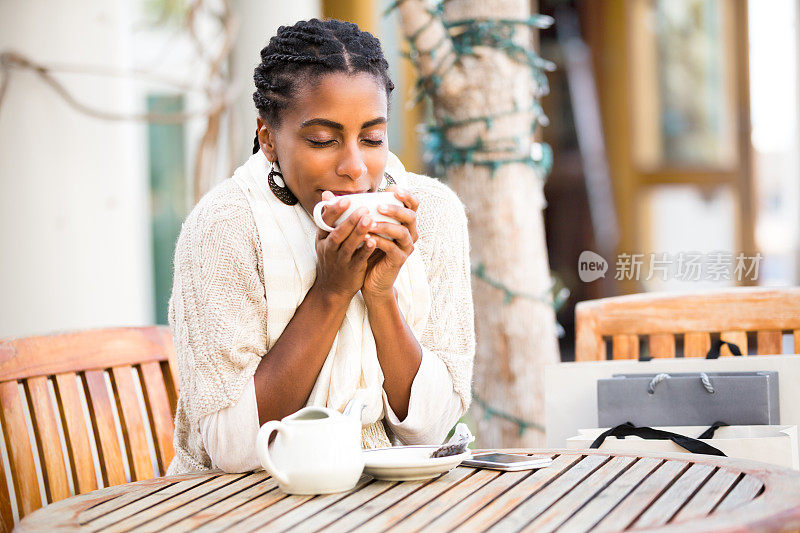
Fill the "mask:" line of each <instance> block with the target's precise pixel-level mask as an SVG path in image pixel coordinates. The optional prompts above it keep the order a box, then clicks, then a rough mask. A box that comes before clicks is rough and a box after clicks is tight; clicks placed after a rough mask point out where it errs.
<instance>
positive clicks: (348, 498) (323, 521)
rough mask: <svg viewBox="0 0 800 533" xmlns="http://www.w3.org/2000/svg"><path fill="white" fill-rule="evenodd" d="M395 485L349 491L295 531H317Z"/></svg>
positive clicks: (375, 483) (386, 483) (388, 483)
mask: <svg viewBox="0 0 800 533" xmlns="http://www.w3.org/2000/svg"><path fill="white" fill-rule="evenodd" d="M397 485H398V482H396V481H377V480H376V481H373V482H372V483H368V484H367V485H365V486H364V487H363V488H362V489H361V490H359V491H350V492H348V493H347V494H346V495H345V497H344V498H339V499H337V500H336V501H335V502H334V504H333V505H329V506H327V507H324V508H323V509H321V510H320V512H318V513H317V514H315V515H313V516H311V517H309V518H308V519H306V520H304V521H303V522H302V524H300V526H299V527H298V529H297V530H298V531H318V530H320V529H321V528H323V527H325V526H326V525H327V524H329V523H331V522H333V521H334V520H336V519H337V518H338V517H339V516H341V515H343V514H346V513H348V512H349V511H352V510H353V509H356V508H358V507H359V506H361V505H363V504H364V503H365V502H367V501H369V500H371V499H373V498H375V497H377V496H379V495H381V494H383V493H384V492H386V491H388V490H390V489H392V488H393V487H395V486H397ZM242 531H243V530H242Z"/></svg>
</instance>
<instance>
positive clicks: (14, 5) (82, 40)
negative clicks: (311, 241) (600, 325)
mask: <svg viewBox="0 0 800 533" xmlns="http://www.w3.org/2000/svg"><path fill="white" fill-rule="evenodd" d="M390 4H391V2H390V1H389V0H360V1H357V0H295V1H293V2H279V1H277V0H275V1H273V0H230V1H229V2H223V1H222V0H219V1H211V0H209V1H191V0H116V1H102V2H101V1H97V0H73V1H72V2H69V3H66V4H65V3H53V2H46V1H44V0H28V1H26V2H15V1H12V0H0V53H2V56H1V58H2V59H1V61H0V76H1V78H0V253H2V262H0V269H1V270H0V338H4V337H17V336H28V335H36V334H44V333H50V332H54V331H63V330H73V329H83V328H93V327H104V326H122V325H144V324H153V323H159V324H165V323H166V309H167V301H168V299H169V295H170V291H171V287H172V256H173V251H174V245H175V241H176V239H177V236H178V233H179V231H180V226H181V222H182V220H183V219H184V218H185V216H186V215H187V214H188V212H189V211H190V210H191V208H192V207H193V206H194V204H195V203H196V201H197V200H198V199H199V197H200V196H201V195H202V194H203V192H204V191H206V190H208V189H209V188H211V187H213V186H214V185H215V184H216V183H218V182H219V181H222V180H224V179H227V178H228V177H229V176H230V175H231V172H232V169H234V168H235V167H236V166H238V165H239V164H241V163H242V162H243V161H245V160H246V158H247V157H248V156H249V154H250V153H251V151H252V143H253V135H254V133H255V117H256V114H255V109H254V106H253V102H252V97H251V95H252V92H253V87H252V85H253V82H252V73H253V69H254V67H255V65H256V64H257V62H258V61H259V51H260V50H261V48H262V47H263V46H265V45H266V43H267V41H268V40H269V37H270V36H272V35H274V33H275V32H276V30H277V28H278V26H280V25H281V24H292V23H294V22H295V21H297V20H300V19H308V18H311V17H333V18H339V19H343V20H350V21H353V22H356V23H357V24H358V25H359V26H360V27H361V28H362V29H365V30H368V31H371V32H373V33H374V34H376V35H377V36H378V37H379V38H380V40H381V42H382V43H383V46H384V52H385V53H386V55H387V58H388V60H389V63H390V68H391V72H392V77H393V80H394V82H395V85H396V87H397V90H396V91H395V93H394V95H393V98H394V101H393V103H392V112H391V118H390V133H389V139H390V149H391V150H392V151H393V152H395V153H396V154H397V155H398V156H399V157H400V158H401V160H402V161H403V162H404V163H405V165H406V167H407V168H408V169H410V170H414V171H417V172H430V171H431V170H430V169H429V168H428V167H427V161H426V157H425V149H424V146H423V136H422V135H420V132H421V129H420V126H419V125H420V124H422V123H424V122H425V120H426V116H427V114H428V113H429V110H428V109H427V108H426V104H425V103H424V102H422V103H419V104H415V103H414V100H413V94H414V84H415V82H416V78H415V72H414V69H413V67H412V66H411V64H410V63H409V61H408V60H406V59H405V58H404V57H403V50H406V49H407V46H406V45H405V43H404V42H403V39H402V37H401V34H400V28H399V24H398V21H397V13H396V11H394V12H391V13H389V14H388V15H387V16H384V15H383V13H384V12H385V11H386V10H387V8H388V7H389V6H390ZM531 10H532V12H539V13H543V14H547V15H550V16H552V17H554V18H555V21H556V23H555V25H554V26H553V27H552V28H550V29H547V30H543V31H541V32H540V33H539V34H538V36H537V37H536V39H537V48H538V49H539V51H540V53H541V55H543V56H544V57H546V58H548V59H550V60H552V61H554V62H555V63H556V65H557V66H558V68H557V70H556V71H555V72H552V73H549V74H548V77H549V80H550V94H549V95H548V96H546V97H544V99H543V101H542V103H543V107H544V110H545V112H546V114H547V115H548V117H549V119H550V124H549V126H548V127H546V128H544V129H543V130H541V133H539V134H538V135H540V139H539V140H542V141H544V142H547V143H549V144H550V145H551V146H552V148H553V153H554V162H553V169H552V172H551V174H550V176H549V178H548V180H547V184H546V187H545V192H546V197H547V201H548V207H547V210H546V212H545V220H546V227H547V241H548V249H549V255H550V257H549V259H550V266H551V269H552V271H553V274H554V275H555V276H556V277H557V278H558V280H559V281H560V283H561V284H563V285H564V286H565V287H567V288H568V289H569V291H570V296H569V298H568V299H567V301H566V302H565V304H564V305H563V306H562V307H561V309H560V310H559V312H558V320H559V323H560V324H561V325H562V327H563V330H564V332H563V335H562V337H561V339H560V342H561V357H562V359H563V360H571V359H572V358H573V357H574V356H573V351H574V348H573V345H574V306H575V303H576V302H578V301H581V300H585V299H591V298H600V297H603V296H611V295H615V294H623V293H630V292H641V291H653V290H685V289H695V288H697V289H700V288H708V287H720V286H732V285H747V284H749V285H753V284H757V285H796V284H797V283H798V277H800V234H798V230H799V229H800V213H799V212H800V162H799V161H798V153H800V150H798V149H799V148H800V139H798V123H800V113H799V112H798V103H800V102H799V101H800V92H798V87H797V74H798V68H799V67H800V55H799V54H798V49H799V43H800V39H798V22H797V21H798V11H800V0H758V1H756V0H749V1H747V0H584V1H555V0H548V1H545V0H540V1H538V2H537V1H534V2H532V4H531ZM587 250H590V251H593V252H595V253H597V254H598V255H600V256H601V257H602V258H604V259H605V260H606V261H607V263H608V271H607V272H606V275H605V277H601V278H599V279H597V280H594V281H591V282H585V281H582V280H581V278H580V277H579V268H578V267H579V256H580V255H581V253H582V252H583V251H587ZM692 254H693V255H695V256H701V257H702V258H706V259H707V258H708V257H710V256H711V255H712V254H718V255H720V256H724V257H726V258H727V260H728V261H733V263H734V264H735V261H736V258H737V257H738V256H740V255H743V256H745V257H746V258H758V260H757V261H750V264H749V266H752V265H753V264H754V263H755V264H756V266H757V269H758V270H757V271H756V272H753V270H752V268H751V269H750V270H749V275H746V276H741V277H740V278H741V279H737V277H736V276H731V275H727V276H726V275H716V276H714V275H704V276H701V277H700V279H693V278H692V277H691V276H683V277H682V276H680V275H678V274H679V272H678V271H676V270H675V269H678V270H679V268H680V264H681V260H679V259H678V258H679V257H688V256H689V255H692ZM639 255H640V256H641V258H642V260H643V263H642V266H641V268H642V274H641V275H639V276H627V275H625V272H624V271H620V266H621V265H623V266H624V264H625V261H626V260H627V259H625V258H626V257H627V258H630V257H631V256H639ZM654 258H655V259H654ZM656 259H660V260H661V261H662V263H664V264H667V265H668V267H667V270H666V271H665V270H663V269H658V268H657V267H658V265H655V264H654V262H655V261H656ZM662 266H663V265H662ZM651 274H652V275H651ZM659 274H661V275H659ZM615 278H619V279H615Z"/></svg>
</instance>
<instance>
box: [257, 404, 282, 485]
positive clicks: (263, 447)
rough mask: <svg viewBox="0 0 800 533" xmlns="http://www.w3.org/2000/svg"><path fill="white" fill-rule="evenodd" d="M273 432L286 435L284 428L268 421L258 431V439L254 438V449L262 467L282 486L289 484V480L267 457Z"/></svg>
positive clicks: (276, 422) (280, 424)
mask: <svg viewBox="0 0 800 533" xmlns="http://www.w3.org/2000/svg"><path fill="white" fill-rule="evenodd" d="M273 431H277V432H278V433H283V434H284V435H285V434H286V426H285V425H284V424H282V423H281V422H278V421H277V420H270V421H269V422H267V423H266V424H264V425H263V426H261V429H259V430H258V437H256V449H257V451H258V458H259V459H260V460H261V466H263V467H264V468H265V469H266V470H267V471H268V472H269V473H270V474H271V475H272V477H274V478H275V479H277V480H278V483H280V484H282V485H288V484H289V478H288V477H287V476H286V474H284V473H283V472H281V471H280V470H278V469H277V468H276V467H275V463H273V462H272V459H271V458H270V456H269V438H270V436H271V435H272V432H273Z"/></svg>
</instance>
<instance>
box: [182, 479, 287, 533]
mask: <svg viewBox="0 0 800 533" xmlns="http://www.w3.org/2000/svg"><path fill="white" fill-rule="evenodd" d="M248 490H249V491H250V489H248ZM287 497H288V494H286V493H284V492H283V491H282V490H281V489H280V488H278V483H277V481H275V480H274V479H273V478H269V479H268V480H267V481H265V485H264V486H263V487H258V488H256V489H252V491H250V492H248V494H243V495H242V496H241V498H237V499H239V500H240V503H239V504H238V505H236V506H235V507H234V508H233V509H231V510H229V511H228V512H226V513H225V514H223V515H220V516H218V517H215V518H213V519H212V520H210V521H208V522H206V523H205V524H203V525H201V526H199V527H197V528H193V529H192V531H202V532H204V533H208V532H211V531H225V530H228V529H234V530H237V531H238V530H239V529H240V528H239V524H241V523H242V522H243V521H244V520H247V518H248V517H250V516H252V515H253V513H256V512H258V511H261V510H262V509H267V508H269V507H271V506H272V505H274V504H276V503H278V502H280V501H281V500H283V499H284V498H287Z"/></svg>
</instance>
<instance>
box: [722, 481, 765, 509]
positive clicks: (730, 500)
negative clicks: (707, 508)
mask: <svg viewBox="0 0 800 533" xmlns="http://www.w3.org/2000/svg"><path fill="white" fill-rule="evenodd" d="M763 486H764V484H763V483H762V482H761V480H760V479H758V478H756V477H754V476H749V475H745V476H744V477H743V478H742V479H740V480H739V482H738V483H737V484H736V486H735V487H733V489H732V490H731V491H730V492H729V493H728V495H727V496H725V499H724V500H722V502H721V503H720V504H719V507H717V508H716V509H715V512H720V511H727V510H729V509H735V508H737V507H739V506H740V505H742V504H743V503H745V502H748V501H750V500H752V499H753V498H754V497H755V495H756V494H758V491H760V490H761V487H763Z"/></svg>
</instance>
